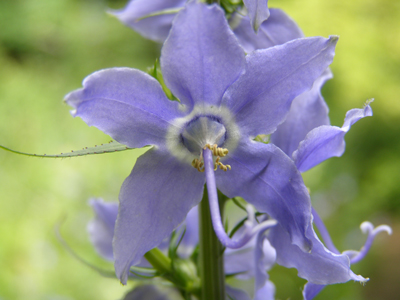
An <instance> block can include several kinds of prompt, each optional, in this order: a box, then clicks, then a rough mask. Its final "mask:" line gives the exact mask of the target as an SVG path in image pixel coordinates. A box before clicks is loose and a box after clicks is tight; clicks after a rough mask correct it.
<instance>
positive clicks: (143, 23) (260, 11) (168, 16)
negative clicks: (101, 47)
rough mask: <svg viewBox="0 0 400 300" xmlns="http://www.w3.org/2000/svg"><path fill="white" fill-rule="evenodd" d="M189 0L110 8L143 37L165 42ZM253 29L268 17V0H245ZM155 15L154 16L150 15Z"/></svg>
mask: <svg viewBox="0 0 400 300" xmlns="http://www.w3.org/2000/svg"><path fill="white" fill-rule="evenodd" d="M187 2H188V1H187V0H131V1H129V3H128V4H127V5H126V6H125V8H123V9H121V10H109V13H111V14H113V15H115V16H116V17H117V18H118V19H119V20H120V21H121V22H122V23H124V24H125V25H127V26H129V27H131V28H132V29H133V30H135V31H137V32H138V33H140V34H141V35H142V36H143V37H145V38H148V39H150V40H153V41H155V42H159V43H163V42H164V41H165V40H166V39H167V36H168V34H169V31H170V30H171V27H172V22H173V20H174V18H175V16H176V14H177V13H176V11H175V10H179V9H182V8H183V7H184V6H185V4H186V3H187ZM243 2H244V5H245V7H246V8H247V12H248V15H249V24H250V22H251V26H252V30H254V31H258V28H259V27H260V25H261V23H262V22H263V21H265V20H266V19H268V17H269V10H268V0H244V1H243ZM149 15H153V16H149Z"/></svg>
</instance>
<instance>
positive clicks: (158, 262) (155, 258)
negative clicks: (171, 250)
mask: <svg viewBox="0 0 400 300" xmlns="http://www.w3.org/2000/svg"><path fill="white" fill-rule="evenodd" d="M144 257H145V258H146V259H147V261H148V262H149V263H150V264H151V265H152V266H153V267H154V269H156V270H157V271H158V272H160V273H161V274H170V273H171V271H172V267H171V259H169V257H167V256H165V255H164V253H162V252H161V250H160V249H158V248H154V249H151V250H150V251H149V252H147V253H146V254H145V255H144Z"/></svg>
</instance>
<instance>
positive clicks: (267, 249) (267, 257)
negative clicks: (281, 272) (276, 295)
mask: <svg viewBox="0 0 400 300" xmlns="http://www.w3.org/2000/svg"><path fill="white" fill-rule="evenodd" d="M254 260H255V262H254V266H255V271H254V273H255V275H254V276H255V284H254V286H255V293H256V294H258V293H261V290H264V289H267V290H268V287H267V286H266V283H267V281H268V278H269V276H268V273H267V271H269V270H270V269H271V268H272V266H273V265H274V263H275V261H276V251H275V249H274V248H273V247H272V246H271V244H270V242H269V241H268V239H267V238H266V236H265V235H264V232H263V233H262V234H259V235H258V236H257V243H256V247H255V249H254ZM272 299H273V296H272Z"/></svg>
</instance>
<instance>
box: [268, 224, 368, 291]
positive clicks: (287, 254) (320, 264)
mask: <svg viewBox="0 0 400 300" xmlns="http://www.w3.org/2000/svg"><path fill="white" fill-rule="evenodd" d="M307 237H308V238H310V239H311V240H312V243H313V248H312V250H311V252H304V251H301V249H300V248H299V247H297V246H296V245H293V244H292V243H291V242H290V238H289V235H288V234H287V232H286V231H285V230H284V228H283V227H282V226H280V225H277V226H275V227H273V228H271V229H270V232H269V240H270V242H271V245H272V246H273V247H274V248H275V249H276V254H277V263H278V264H280V265H282V266H285V267H287V268H296V269H297V271H298V276H299V277H301V278H304V279H306V280H308V281H310V282H312V283H315V284H322V285H325V284H333V283H341V282H346V281H349V280H355V281H361V282H365V281H367V280H368V279H365V278H363V277H362V276H360V275H355V274H354V273H353V272H352V271H351V270H350V260H349V258H348V257H347V256H346V255H344V254H334V253H332V252H330V251H329V250H328V249H326V248H325V246H324V245H323V244H322V243H321V241H320V240H319V239H318V237H317V235H316V234H315V232H314V229H313V227H312V226H311V225H310V226H309V227H308V229H307Z"/></svg>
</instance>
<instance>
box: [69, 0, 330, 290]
mask: <svg viewBox="0 0 400 300" xmlns="http://www.w3.org/2000/svg"><path fill="white" fill-rule="evenodd" d="M336 41H337V38H336V37H331V38H329V39H325V38H321V37H315V38H305V39H298V40H294V41H292V42H289V43H286V44H284V45H281V46H277V47H272V48H269V49H265V50H259V51H255V52H253V53H251V54H249V55H247V56H246V57H245V54H244V51H243V49H242V48H241V47H240V46H239V44H238V42H237V40H236V38H235V36H234V35H233V33H232V32H231V30H230V29H229V26H228V24H227V22H226V19H225V17H224V13H223V11H222V10H221V9H220V8H219V7H218V6H216V5H212V6H207V5H205V4H202V3H197V2H190V3H189V4H187V6H186V8H185V9H183V10H182V11H181V12H180V13H179V14H178V15H177V17H176V18H175V21H174V26H173V27H172V29H171V31H170V34H169V36H168V39H167V40H166V42H165V44H164V46H163V48H162V51H161V69H162V74H163V77H164V81H165V83H166V85H167V87H168V88H169V89H170V90H171V92H172V93H173V94H174V95H175V96H176V97H177V98H178V99H179V101H170V100H169V99H168V98H167V97H166V96H165V94H164V93H163V91H162V88H161V86H160V84H159V83H158V82H157V81H156V80H155V79H154V78H152V77H151V76H149V75H147V74H145V73H143V72H141V71H138V70H134V69H128V68H113V69H108V70H102V71H98V72H95V73H94V74H92V75H90V76H89V77H87V78H86V79H85V80H84V82H83V88H82V89H79V90H76V91H74V92H71V93H70V94H68V95H67V96H66V98H65V100H66V102H67V103H68V104H69V105H71V106H72V107H74V108H75V109H74V110H73V111H72V114H73V116H79V117H81V118H82V119H83V120H84V121H85V122H86V123H88V125H90V126H96V127H97V128H99V129H100V130H102V131H104V132H105V133H107V134H109V135H110V136H111V137H113V138H114V139H115V140H117V141H118V142H120V143H122V144H125V145H127V146H128V147H131V148H138V147H144V146H148V145H152V147H151V149H150V150H149V151H147V152H146V153H145V154H144V155H142V156H141V157H140V158H139V159H138V160H137V163H136V165H135V167H134V168H133V170H132V172H131V174H130V175H129V177H128V178H127V179H126V180H125V182H124V183H123V185H122V188H121V192H120V195H119V200H120V206H119V211H118V219H117V224H116V228H115V235H114V257H115V268H116V273H117V275H118V277H119V278H120V279H121V282H123V283H125V282H126V279H127V273H128V271H129V267H130V265H131V264H132V263H133V264H135V263H138V262H139V260H140V258H141V257H142V256H143V255H144V253H146V252H147V251H149V250H150V249H152V248H153V247H155V246H157V245H158V244H159V243H160V242H161V241H162V240H163V239H164V238H165V237H167V236H168V235H169V234H170V233H171V232H172V231H173V230H174V229H175V228H176V227H177V226H178V225H179V224H180V223H181V222H182V221H183V220H184V218H185V216H186V214H187V213H188V211H189V210H190V209H191V208H192V207H194V206H195V205H197V204H198V203H199V202H200V200H201V198H202V193H203V186H204V183H205V180H206V178H207V188H208V189H209V193H210V191H211V194H210V195H209V197H210V207H211V209H212V211H211V215H212V216H214V217H213V225H214V229H215V231H216V233H217V235H218V236H219V237H220V239H221V237H223V236H224V235H225V237H226V234H225V232H224V229H223V226H222V224H221V222H220V220H218V216H219V211H217V210H216V209H215V206H216V207H217V208H218V205H217V202H216V201H217V200H216V199H215V194H214V193H212V191H213V190H214V191H215V189H216V187H218V188H219V189H220V190H221V192H222V193H224V194H225V195H227V196H228V197H229V198H232V197H235V196H240V197H243V198H244V199H246V200H247V201H248V202H250V203H251V204H253V205H254V206H255V207H256V208H257V210H259V211H261V212H265V213H268V214H269V215H270V216H271V217H272V218H274V219H276V220H277V221H278V222H279V223H280V224H281V226H283V228H284V229H285V231H286V232H288V234H289V236H290V239H291V241H292V242H293V243H294V244H296V245H298V246H299V247H300V248H301V249H303V250H307V251H308V250H309V249H311V246H312V245H311V242H310V238H309V237H306V232H307V228H308V227H309V224H310V216H311V205H310V199H309V195H308V192H307V189H306V188H305V186H304V183H303V180H302V177H301V175H300V173H299V172H298V170H297V169H296V167H295V165H294V163H293V161H292V160H291V159H290V158H289V157H288V156H287V155H286V154H284V153H283V152H282V151H281V150H280V149H279V148H277V147H276V146H274V145H272V144H264V143H257V142H254V141H253V138H254V137H255V136H256V135H258V134H270V133H272V132H273V131H274V130H275V129H276V127H277V126H278V125H279V124H280V123H281V122H282V121H283V120H284V118H285V116H286V115H287V113H288V111H289V109H290V106H291V102H292V101H293V99H294V98H295V97H296V96H298V95H299V94H301V93H303V92H304V91H306V90H308V89H310V88H311V86H312V84H313V82H314V81H315V80H316V78H318V77H319V76H320V75H321V73H322V72H323V71H324V70H325V69H326V68H327V66H328V65H329V64H330V63H331V61H332V59H333V55H334V47H335V44H336ZM209 149H210V150H209ZM228 152H229V154H228ZM213 156H216V159H215V157H214V158H213ZM203 159H204V162H203ZM203 166H204V168H203ZM217 167H220V168H221V169H224V170H228V169H230V168H231V169H232V170H230V171H227V172H223V171H220V170H218V171H216V172H214V171H213V169H214V168H217ZM203 170H205V174H203V173H202V172H201V171H203ZM199 171H200V172H199ZM205 175H206V176H205ZM254 233H256V232H255V231H252V232H251V234H250V235H248V236H246V238H250V237H251V235H253V234H254ZM226 242H227V243H229V241H226ZM223 243H224V241H223ZM239 244H240V243H239ZM239 244H238V245H236V246H240V245H239Z"/></svg>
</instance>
